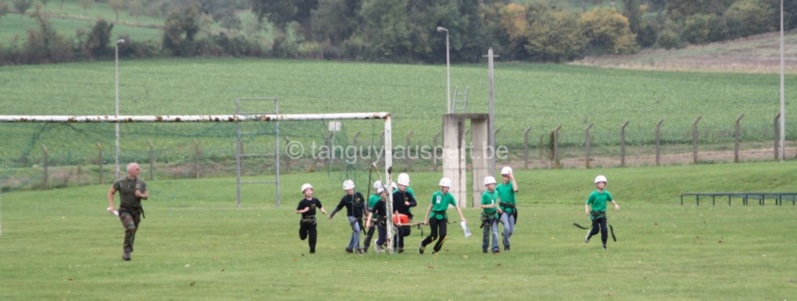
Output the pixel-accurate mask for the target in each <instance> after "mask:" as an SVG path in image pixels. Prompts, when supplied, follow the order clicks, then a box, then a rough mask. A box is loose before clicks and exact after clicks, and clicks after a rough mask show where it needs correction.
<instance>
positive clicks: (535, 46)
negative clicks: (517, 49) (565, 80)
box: [525, 10, 585, 62]
mask: <svg viewBox="0 0 797 301" xmlns="http://www.w3.org/2000/svg"><path fill="white" fill-rule="evenodd" d="M527 40H528V42H527V43H526V45H525V49H526V50H527V51H528V52H529V55H530V56H531V59H532V60H534V61H540V62H566V61H570V60H573V59H575V58H578V57H580V56H581V54H582V51H583V49H584V46H585V39H584V38H583V36H582V35H581V27H580V24H579V20H578V15H576V14H574V13H570V12H566V11H561V10H551V11H546V12H545V13H543V14H541V15H539V16H537V17H536V18H534V21H533V22H532V23H531V25H530V26H529V30H528V32H527Z"/></svg>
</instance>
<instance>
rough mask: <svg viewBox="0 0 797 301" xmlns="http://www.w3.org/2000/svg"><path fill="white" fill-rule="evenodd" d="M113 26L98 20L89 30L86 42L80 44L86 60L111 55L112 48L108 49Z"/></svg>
mask: <svg viewBox="0 0 797 301" xmlns="http://www.w3.org/2000/svg"><path fill="white" fill-rule="evenodd" d="M112 30H113V24H112V23H110V22H108V21H105V20H104V19H100V20H99V21H97V23H94V26H93V27H92V28H91V31H90V32H89V34H88V36H87V37H86V40H85V41H84V42H83V43H82V45H80V46H81V48H82V50H83V53H84V55H85V56H86V57H87V58H100V57H107V56H110V55H111V51H112V48H110V47H108V45H109V44H110V43H111V31H112Z"/></svg>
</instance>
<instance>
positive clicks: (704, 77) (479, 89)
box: [0, 59, 797, 145]
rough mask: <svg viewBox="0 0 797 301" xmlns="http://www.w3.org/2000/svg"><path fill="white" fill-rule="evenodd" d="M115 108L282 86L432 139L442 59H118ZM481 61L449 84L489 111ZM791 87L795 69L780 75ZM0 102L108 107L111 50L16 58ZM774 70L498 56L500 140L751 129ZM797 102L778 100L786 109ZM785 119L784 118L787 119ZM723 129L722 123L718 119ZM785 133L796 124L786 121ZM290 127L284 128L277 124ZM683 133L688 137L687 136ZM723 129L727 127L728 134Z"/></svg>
mask: <svg viewBox="0 0 797 301" xmlns="http://www.w3.org/2000/svg"><path fill="white" fill-rule="evenodd" d="M120 69H121V71H120V73H121V75H120V97H121V99H120V103H121V104H120V108H121V109H120V111H121V113H122V114H148V115H149V114H170V115H175V114H224V113H231V112H234V104H233V101H234V99H235V97H238V96H274V97H279V98H280V112H282V113H312V112H316V113H318V112H365V111H389V112H391V113H393V116H394V119H395V131H394V133H395V134H396V135H399V136H404V135H406V134H407V133H409V132H410V130H413V131H414V137H415V138H416V139H418V140H421V141H430V140H431V139H432V137H433V136H434V135H435V134H436V133H438V132H439V131H440V120H441V114H442V113H443V112H445V110H446V103H445V98H446V93H445V66H418V65H393V64H368V63H341V62H317V61H283V60H253V59H186V60H181V59H178V60H143V61H122V62H121V63H120ZM486 71H487V70H486V68H485V66H482V65H454V66H453V67H452V86H456V87H460V88H464V87H469V88H470V95H469V101H468V111H469V112H484V113H486V112H487V111H488V106H487V99H488V83H487V77H486ZM786 80H787V91H786V95H787V97H788V95H792V94H793V93H792V92H793V91H792V88H791V85H789V84H788V83H791V82H793V81H794V76H788V77H787V79H786ZM0 82H2V83H3V85H1V86H0V93H3V95H4V97H3V98H2V99H0V105H2V106H3V107H4V114H39V115H44V114H86V115H94V114H97V115H101V114H109V113H112V112H113V110H114V99H113V97H114V68H113V64H112V63H110V62H94V63H76V64H60V65H46V66H14V67H5V68H3V69H0ZM778 83H779V81H778V77H777V76H774V75H766V74H753V75H750V74H716V73H686V72H650V71H628V70H607V69H600V68H591V67H578V66H562V65H540V64H521V63H500V64H498V65H497V66H496V127H497V128H498V129H500V134H499V136H498V141H499V143H505V144H515V145H517V144H519V143H521V141H522V134H523V131H524V130H525V129H526V128H528V127H532V128H533V129H534V132H533V133H536V134H541V133H543V132H548V131H550V130H552V129H553V128H555V127H556V126H558V125H562V126H563V128H562V132H563V135H565V137H567V135H568V134H571V135H575V136H576V137H577V136H580V135H582V133H583V130H584V128H585V127H586V126H587V125H588V124H589V123H594V127H593V134H594V135H596V136H598V137H601V138H596V139H593V141H594V143H598V144H600V143H609V142H605V141H607V140H611V142H610V143H611V144H615V143H616V142H615V141H616V139H617V138H616V137H617V135H618V133H619V127H620V125H621V124H622V123H623V122H625V121H629V123H630V124H629V128H628V129H629V133H630V135H634V136H636V137H639V138H638V139H647V140H652V138H651V136H652V132H653V128H654V125H655V123H656V122H657V121H658V120H661V119H664V120H665V123H664V127H663V130H664V131H665V133H669V134H670V135H678V138H677V139H683V138H682V137H681V136H682V135H684V134H683V133H687V132H689V129H690V127H691V124H692V122H693V121H694V119H695V118H697V117H698V116H702V120H701V123H700V125H701V126H702V127H704V129H713V130H715V131H721V130H724V131H729V130H731V129H732V128H733V122H734V120H735V119H736V117H737V116H738V115H739V114H742V113H744V114H745V118H744V120H743V121H744V122H743V124H744V125H745V126H748V127H752V128H754V129H768V128H771V122H772V118H773V116H774V113H775V112H777V111H778V110H779V106H778V101H777V100H778ZM793 106H795V104H793V103H791V102H787V108H786V109H787V111H790V110H793V109H795V108H797V107H793ZM790 124H791V123H789V124H787V126H788V127H789V129H792V128H797V126H794V125H790ZM726 129H727V130H726ZM788 132H789V133H794V132H795V131H792V130H790V131H788ZM287 134H290V133H287ZM687 139H689V138H687ZM726 139H727V138H726Z"/></svg>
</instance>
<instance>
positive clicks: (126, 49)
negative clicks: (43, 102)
mask: <svg viewBox="0 0 797 301" xmlns="http://www.w3.org/2000/svg"><path fill="white" fill-rule="evenodd" d="M6 1H8V0H0V23H2V19H1V18H2V17H3V16H5V15H6V14H8V13H12V12H17V13H25V14H26V15H27V16H29V17H30V18H32V19H34V20H35V21H36V24H37V25H38V26H37V28H35V29H30V30H28V31H27V32H26V34H25V36H24V38H23V37H17V38H15V39H13V40H12V41H9V42H8V43H6V44H5V46H3V47H0V64H6V65H8V64H36V63H54V62H65V61H79V60H95V59H107V58H111V57H113V50H114V47H115V45H114V41H116V39H119V38H124V39H125V40H126V41H127V42H126V43H124V44H120V45H119V53H120V55H121V56H126V57H142V58H143V57H158V56H179V57H190V56H248V57H277V58H312V59H331V60H358V61H378V62H404V63H414V62H421V63H430V62H441V61H443V60H445V53H446V37H448V38H449V44H450V46H449V47H450V54H451V59H452V60H454V61H458V62H475V61H479V60H482V59H483V58H482V55H483V54H484V53H485V52H486V49H487V48H493V49H494V50H495V51H496V52H497V53H498V54H500V55H501V57H502V60H516V61H530V62H567V61H572V60H576V59H580V58H583V57H584V56H586V55H604V54H630V53H634V52H637V51H639V50H640V49H643V48H651V47H654V48H666V49H670V48H679V47H683V46H685V45H689V44H704V43H709V42H716V41H722V40H728V39H735V38H740V37H745V36H749V35H754V34H759V33H765V32H770V31H775V30H778V29H779V26H780V0H618V1H611V2H609V1H606V2H607V3H603V2H604V0H570V1H553V0H548V1H546V0H539V1H529V2H528V3H524V2H520V1H510V0H440V1H424V0H391V1H381V0H248V1H247V0H235V1H223V0H173V1H167V0H128V1H124V0H80V6H81V7H82V8H83V9H84V10H86V9H88V8H90V7H91V6H92V5H94V3H95V2H97V3H98V4H97V5H108V7H110V8H111V9H113V10H114V12H115V13H116V21H118V19H119V13H120V11H121V12H124V11H126V12H127V13H128V14H129V15H130V16H134V17H135V16H141V15H148V16H154V17H160V18H164V19H165V21H164V23H163V25H162V26H161V30H162V37H161V39H160V40H159V41H153V40H136V39H135V37H129V36H122V35H117V37H116V38H113V36H114V35H113V32H112V31H113V27H114V20H110V21H109V20H102V19H101V20H98V21H96V23H95V24H94V25H93V26H92V27H91V28H88V29H80V30H78V32H76V34H75V38H74V39H72V38H66V37H65V36H64V35H63V34H62V33H61V32H59V31H58V30H57V29H56V28H54V27H53V26H52V25H51V23H50V22H49V20H48V16H47V15H46V14H44V13H42V8H43V6H44V5H46V4H47V2H48V1H46V0H36V2H35V3H34V2H32V0H11V2H12V3H11V4H8V3H7V2H6ZM596 4H598V6H599V7H600V8H596V9H592V7H594V6H595V5H596ZM605 4H608V5H605ZM60 5H63V1H61V3H60ZM241 10H251V12H252V13H253V14H254V15H255V16H257V21H256V22H255V24H250V25H248V26H249V27H251V28H244V27H245V25H244V23H243V21H242V20H241V19H240V17H239V16H238V14H237V13H236V12H239V11H241ZM784 15H785V28H786V29H787V30H788V29H793V28H795V27H797V1H784ZM213 26H215V28H222V30H211V29H210V28H211V27H213ZM252 28H254V29H252ZM438 28H441V29H438ZM265 29H269V30H268V32H269V34H267V35H264V34H262V33H263V32H265ZM253 32H254V33H255V34H253Z"/></svg>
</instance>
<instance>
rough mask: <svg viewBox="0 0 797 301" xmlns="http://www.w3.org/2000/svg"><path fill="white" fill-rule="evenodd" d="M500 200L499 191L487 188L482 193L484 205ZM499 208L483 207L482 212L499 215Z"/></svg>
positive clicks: (486, 214) (491, 215)
mask: <svg viewBox="0 0 797 301" xmlns="http://www.w3.org/2000/svg"><path fill="white" fill-rule="evenodd" d="M496 202H498V191H493V192H490V191H489V190H485V191H484V192H483V193H482V205H492V204H495V203H496ZM497 213H498V209H497V208H495V207H493V208H483V209H482V214H483V215H484V216H487V217H494V216H495V215H497Z"/></svg>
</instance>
